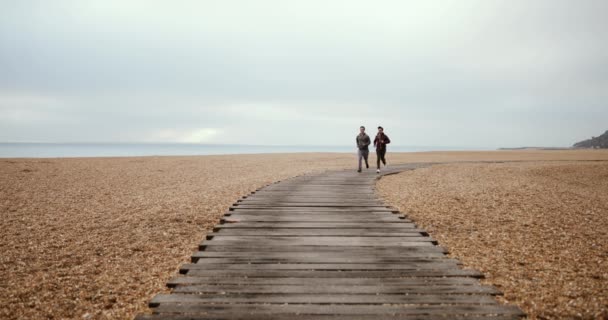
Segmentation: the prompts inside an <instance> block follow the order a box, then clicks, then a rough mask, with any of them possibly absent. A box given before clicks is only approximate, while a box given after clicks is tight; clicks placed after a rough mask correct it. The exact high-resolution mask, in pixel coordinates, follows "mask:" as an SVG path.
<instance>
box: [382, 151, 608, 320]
mask: <svg viewBox="0 0 608 320" xmlns="http://www.w3.org/2000/svg"><path fill="white" fill-rule="evenodd" d="M377 189H378V192H379V194H380V195H381V196H382V197H383V198H384V199H385V201H387V202H388V203H391V204H393V205H395V206H397V207H398V208H399V209H400V210H401V211H402V212H405V213H406V214H407V215H408V216H409V217H410V218H412V219H413V220H414V221H416V222H417V223H418V224H419V225H420V226H421V227H423V228H424V229H426V230H427V231H429V233H430V234H431V236H433V237H434V238H435V239H437V240H438V241H439V243H440V244H441V245H442V246H444V247H446V248H448V249H449V250H450V252H451V254H450V255H451V256H453V257H454V258H457V259H460V260H461V261H462V262H463V264H464V267H465V268H473V269H477V270H480V271H482V272H483V273H484V274H485V275H486V277H487V279H486V280H484V281H485V282H486V283H487V284H491V285H494V286H496V287H498V288H499V289H500V290H502V291H503V292H504V293H505V295H504V297H500V299H501V300H502V301H503V302H505V303H514V304H516V305H518V306H519V307H520V308H522V309H523V310H524V311H525V312H526V313H528V315H529V317H530V318H532V319H564V318H567V319H596V318H597V319H606V318H608V268H607V266H608V161H605V162H558V163H556V162H534V163H532V162H526V163H504V164H448V165H436V166H431V167H428V168H424V169H418V170H415V171H410V172H405V173H401V174H398V175H393V176H388V177H385V178H383V179H382V180H381V181H380V182H379V183H378V186H377Z"/></svg>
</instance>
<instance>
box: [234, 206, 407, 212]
mask: <svg viewBox="0 0 608 320" xmlns="http://www.w3.org/2000/svg"><path fill="white" fill-rule="evenodd" d="M230 211H242V212H254V211H257V212H261V211H264V212H281V213H292V212H303V213H310V212H327V213H348V212H351V213H357V212H361V213H368V212H388V213H399V212H398V211H397V210H394V209H389V208H387V207H378V208H371V209H370V208H357V207H353V208H337V207H331V208H330V207H309V208H302V207H265V208H245V207H233V208H232V210H230Z"/></svg>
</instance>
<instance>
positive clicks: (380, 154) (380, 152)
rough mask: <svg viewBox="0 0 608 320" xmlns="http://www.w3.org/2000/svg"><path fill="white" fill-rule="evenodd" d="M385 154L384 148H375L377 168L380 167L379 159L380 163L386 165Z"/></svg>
mask: <svg viewBox="0 0 608 320" xmlns="http://www.w3.org/2000/svg"><path fill="white" fill-rule="evenodd" d="M385 155H386V149H380V150H376V156H377V158H376V165H377V166H378V169H380V161H382V163H384V165H386V159H384V156H385Z"/></svg>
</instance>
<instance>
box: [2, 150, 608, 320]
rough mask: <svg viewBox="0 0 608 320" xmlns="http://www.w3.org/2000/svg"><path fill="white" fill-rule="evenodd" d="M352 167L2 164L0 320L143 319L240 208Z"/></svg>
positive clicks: (422, 156) (219, 161)
mask: <svg viewBox="0 0 608 320" xmlns="http://www.w3.org/2000/svg"><path fill="white" fill-rule="evenodd" d="M388 159H389V161H391V162H392V163H398V162H429V161H444V162H447V161H465V160H473V161H478V160H516V159H523V160H542V159H569V160H575V159H608V152H599V151H576V152H554V151H529V152H475V153H466V152H451V153H414V154H398V155H397V154H391V153H389V155H388ZM370 160H372V159H370ZM373 161H375V159H373ZM355 162H356V159H355V157H354V155H351V154H291V155H280V154H275V155H242V156H205V157H142V158H88V159H87V158H85V159H1V160H0V179H1V181H2V183H1V184H0V214H1V219H0V228H1V230H2V232H1V233H0V250H1V252H2V255H0V318H2V319H64V318H65V319H106V318H107V319H129V318H132V317H133V316H134V315H135V314H137V313H143V312H148V308H147V305H146V304H147V301H148V300H149V299H151V298H152V297H153V296H154V295H155V294H156V293H159V292H161V291H163V290H166V289H165V288H164V284H165V283H166V281H167V280H168V279H169V278H171V277H172V276H175V275H176V274H177V269H178V267H179V266H180V265H181V264H182V263H185V262H187V261H188V260H189V256H190V255H191V254H192V252H193V251H194V250H195V249H196V246H197V244H198V243H199V242H200V241H201V240H202V239H203V238H204V234H205V233H206V232H208V231H209V229H210V228H211V227H212V226H213V225H214V224H216V223H217V222H218V219H219V218H220V216H221V215H222V214H223V213H224V212H225V211H226V210H227V208H228V206H229V205H230V204H232V203H233V202H235V201H236V200H237V199H238V198H239V197H241V196H243V195H245V194H248V193H249V192H250V191H252V190H255V189H257V188H259V187H261V186H263V185H265V184H268V183H271V182H274V181H276V180H282V179H285V178H287V177H291V176H295V175H298V174H303V173H307V172H312V171H321V170H325V169H338V168H354V166H355ZM420 172H424V171H420ZM399 201H401V200H399ZM604 203H605V202H604ZM589 230H591V229H589ZM587 232H588V231H587ZM585 235H589V233H586V234H585ZM437 237H438V238H440V239H441V240H442V239H443V238H442V237H441V236H437ZM442 241H443V240H442ZM603 241H604V242H603V243H598V245H600V246H603V245H605V238H604V240H603ZM475 243H477V242H475ZM603 248H605V247H603ZM604 252H605V249H604ZM593 275H595V274H593ZM600 276H601V277H603V278H602V279H604V281H605V275H600ZM604 283H605V282H604ZM604 292H605V291H604ZM604 301H605V300H604Z"/></svg>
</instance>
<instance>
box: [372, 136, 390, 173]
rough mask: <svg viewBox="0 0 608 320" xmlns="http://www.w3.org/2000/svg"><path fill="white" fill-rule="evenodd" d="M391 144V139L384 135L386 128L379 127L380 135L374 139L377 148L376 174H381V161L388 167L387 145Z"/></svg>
mask: <svg viewBox="0 0 608 320" xmlns="http://www.w3.org/2000/svg"><path fill="white" fill-rule="evenodd" d="M389 143H391V139H389V138H388V136H387V135H386V134H384V128H382V127H378V133H377V134H376V138H374V147H376V156H377V159H376V166H377V167H378V170H376V173H380V161H382V163H383V164H384V166H385V167H386V158H385V156H386V145H387V144H389Z"/></svg>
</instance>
